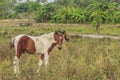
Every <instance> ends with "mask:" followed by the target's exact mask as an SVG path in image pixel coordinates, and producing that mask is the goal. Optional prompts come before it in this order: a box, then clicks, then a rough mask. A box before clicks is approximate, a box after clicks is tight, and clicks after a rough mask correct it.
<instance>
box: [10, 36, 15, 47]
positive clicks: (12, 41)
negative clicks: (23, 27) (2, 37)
mask: <svg viewBox="0 0 120 80" xmlns="http://www.w3.org/2000/svg"><path fill="white" fill-rule="evenodd" d="M14 41H15V38H12V39H11V41H10V43H9V45H10V49H11V48H13V47H14Z"/></svg>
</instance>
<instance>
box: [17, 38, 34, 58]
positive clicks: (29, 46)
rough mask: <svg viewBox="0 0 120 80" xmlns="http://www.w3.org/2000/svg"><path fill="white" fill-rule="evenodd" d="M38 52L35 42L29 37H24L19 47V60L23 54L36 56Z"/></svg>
mask: <svg viewBox="0 0 120 80" xmlns="http://www.w3.org/2000/svg"><path fill="white" fill-rule="evenodd" d="M35 51H36V49H35V43H34V41H33V40H32V39H31V38H30V37H28V36H22V37H21V38H20V40H19V42H18V45H17V56H18V58H19V57H20V55H21V54H22V53H25V52H27V53H28V54H34V53H35Z"/></svg>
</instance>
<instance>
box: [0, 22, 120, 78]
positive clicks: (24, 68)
mask: <svg viewBox="0 0 120 80" xmlns="http://www.w3.org/2000/svg"><path fill="white" fill-rule="evenodd" d="M102 26H103V27H101V34H109V35H119V28H116V27H112V26H110V25H107V26H104V25H102ZM59 29H60V30H63V29H65V30H66V31H67V33H68V34H72V33H92V34H96V32H95V31H94V29H93V28H92V27H91V26H90V27H89V25H87V26H86V25H81V26H80V25H78V24H67V25H63V24H49V26H48V25H47V24H46V25H43V26H34V27H27V26H26V27H15V26H13V27H12V26H11V27H7V26H3V27H0V80H16V79H15V75H14V73H13V58H14V55H15V52H14V49H9V41H10V39H11V38H12V37H14V36H16V35H18V34H29V35H41V34H43V33H49V32H51V31H54V30H59ZM38 60H39V54H37V55H35V56H33V55H28V54H23V55H22V56H21V58H20V70H21V77H20V80H119V79H120V69H119V66H120V41H119V40H111V39H99V40H98V39H90V38H71V39H70V41H69V42H65V43H64V45H63V49H62V50H61V51H59V50H58V49H57V47H55V48H54V49H53V51H52V52H51V54H50V59H49V65H48V71H47V72H46V71H45V69H44V65H43V66H42V67H41V71H40V75H38V74H37V73H36V70H37V67H38Z"/></svg>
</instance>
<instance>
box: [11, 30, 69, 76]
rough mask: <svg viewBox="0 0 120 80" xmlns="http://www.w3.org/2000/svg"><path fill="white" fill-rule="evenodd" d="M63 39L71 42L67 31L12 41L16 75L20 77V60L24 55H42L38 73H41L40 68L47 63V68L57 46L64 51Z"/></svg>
mask: <svg viewBox="0 0 120 80" xmlns="http://www.w3.org/2000/svg"><path fill="white" fill-rule="evenodd" d="M63 39H65V40H67V41H68V40H69V39H68V37H67V36H66V32H65V31H55V32H52V33H50V34H44V35H41V36H38V37H35V36H29V35H18V36H16V37H14V38H12V40H11V41H10V47H11V48H12V47H14V48H15V53H16V55H15V57H14V61H13V64H14V73H15V74H16V77H18V75H19V73H20V71H19V59H20V57H21V55H22V53H25V52H26V53H28V54H36V53H40V54H41V56H40V59H39V67H38V69H37V73H39V71H40V66H41V65H42V63H43V60H44V63H45V67H46V66H47V64H48V58H49V54H50V52H51V50H52V49H53V48H54V46H55V45H58V49H59V50H61V49H62V44H63Z"/></svg>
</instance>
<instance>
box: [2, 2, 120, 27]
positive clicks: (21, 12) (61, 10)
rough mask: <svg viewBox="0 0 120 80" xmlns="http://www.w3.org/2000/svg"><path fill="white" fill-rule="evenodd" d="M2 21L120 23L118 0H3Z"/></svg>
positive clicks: (119, 4) (119, 3)
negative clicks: (20, 1) (31, 19)
mask: <svg viewBox="0 0 120 80" xmlns="http://www.w3.org/2000/svg"><path fill="white" fill-rule="evenodd" d="M0 10H1V11H0V19H4V18H12V19H14V18H18V19H19V18H22V17H25V18H30V17H32V18H34V19H35V21H36V22H51V23H92V24H93V25H96V26H97V25H98V26H99V24H100V23H114V24H115V23H120V1H119V0H54V2H51V3H49V2H47V0H36V1H35V2H33V1H30V0H27V1H26V2H24V3H16V0H0Z"/></svg>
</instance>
